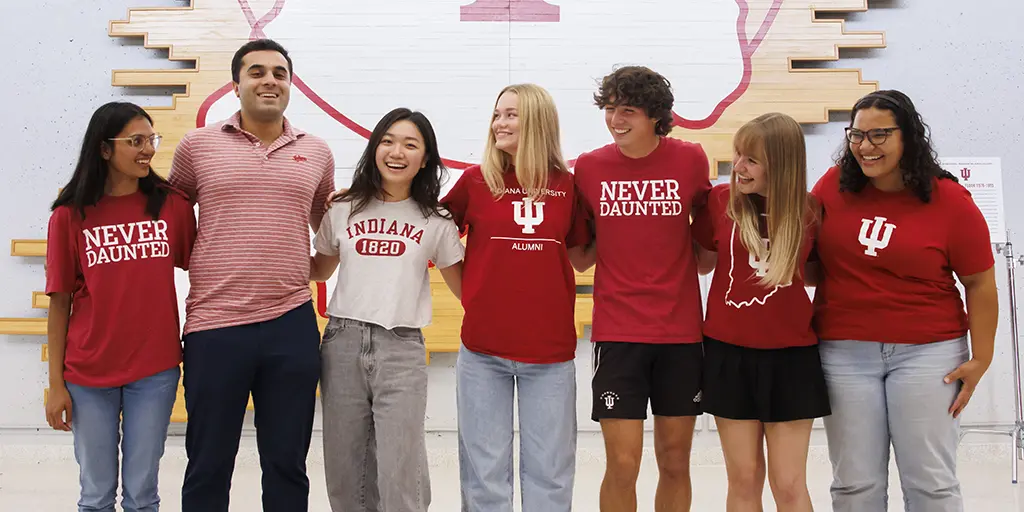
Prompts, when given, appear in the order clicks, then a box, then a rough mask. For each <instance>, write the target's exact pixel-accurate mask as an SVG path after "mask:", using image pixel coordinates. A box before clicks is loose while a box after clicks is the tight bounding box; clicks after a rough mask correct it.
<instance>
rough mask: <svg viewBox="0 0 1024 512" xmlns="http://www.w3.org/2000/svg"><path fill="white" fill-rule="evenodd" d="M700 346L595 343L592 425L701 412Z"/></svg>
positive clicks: (701, 351)
mask: <svg viewBox="0 0 1024 512" xmlns="http://www.w3.org/2000/svg"><path fill="white" fill-rule="evenodd" d="M703 358H704V351H703V348H702V347H701V344H700V343H679V344H675V343H673V344H655V343H618V342H607V341H599V342H595V343H594V361H593V362H594V376H593V379H592V381H591V387H592V388H593V392H594V406H593V412H592V414H591V417H592V419H593V420H594V421H600V420H601V419H604V418H616V419H634V420H644V419H647V404H648V402H650V404H651V412H653V413H654V415H655V416H699V415H700V414H701V390H700V386H701V369H702V367H703Z"/></svg>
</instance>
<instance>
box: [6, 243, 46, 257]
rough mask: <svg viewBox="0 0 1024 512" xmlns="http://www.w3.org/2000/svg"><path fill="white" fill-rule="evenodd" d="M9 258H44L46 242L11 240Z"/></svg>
mask: <svg viewBox="0 0 1024 512" xmlns="http://www.w3.org/2000/svg"><path fill="white" fill-rule="evenodd" d="M11 256H27V257H40V256H41V257H46V240H11Z"/></svg>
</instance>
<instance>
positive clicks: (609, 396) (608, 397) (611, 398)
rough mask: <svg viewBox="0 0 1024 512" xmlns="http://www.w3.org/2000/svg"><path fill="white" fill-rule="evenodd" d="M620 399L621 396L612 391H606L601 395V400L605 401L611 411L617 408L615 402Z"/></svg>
mask: <svg viewBox="0 0 1024 512" xmlns="http://www.w3.org/2000/svg"><path fill="white" fill-rule="evenodd" d="M618 399H619V395H616V394H615V393H613V392H611V391H605V392H604V393H602V394H601V400H602V401H604V406H605V407H607V408H608V410H609V411H610V410H612V408H613V407H615V401H616V400H618Z"/></svg>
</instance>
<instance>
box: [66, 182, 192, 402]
mask: <svg viewBox="0 0 1024 512" xmlns="http://www.w3.org/2000/svg"><path fill="white" fill-rule="evenodd" d="M147 199H148V198H147V196H146V195H144V194H143V193H141V192H136V193H134V194H131V195H127V196H119V197H112V196H104V197H103V198H102V199H100V201H99V202H98V203H97V204H96V205H94V206H90V207H86V209H85V219H84V220H83V219H82V217H81V216H80V215H79V213H78V211H77V210H75V209H74V208H72V207H68V206H61V207H59V208H57V209H56V210H54V212H53V214H52V215H51V216H50V224H49V231H48V234H47V240H46V293H47V294H52V293H71V294H73V299H72V304H71V318H70V319H69V321H68V334H67V345H66V350H65V356H64V380H66V381H67V382H70V383H72V384H78V385H80V386H90V387H117V386H123V385H125V384H128V383H130V382H134V381H137V380H139V379H141V378H144V377H149V376H151V375H154V374H156V373H159V372H162V371H164V370H168V369H170V368H173V367H174V366H176V365H177V364H178V363H180V362H181V341H180V337H179V325H180V324H179V319H178V297H177V293H176V291H175V286H174V267H180V268H183V269H186V270H187V269H188V261H189V257H190V254H191V250H192V244H193V242H194V241H195V237H196V219H195V214H194V212H193V210H192V206H190V205H189V203H188V201H187V200H186V199H185V197H184V196H183V195H179V194H178V193H177V192H176V191H172V192H169V193H168V195H167V200H166V201H165V202H164V205H163V208H162V209H161V210H160V218H159V220H156V221H154V220H153V217H152V216H150V215H149V214H148V213H146V201H147Z"/></svg>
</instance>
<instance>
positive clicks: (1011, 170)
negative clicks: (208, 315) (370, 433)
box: [0, 0, 1024, 442]
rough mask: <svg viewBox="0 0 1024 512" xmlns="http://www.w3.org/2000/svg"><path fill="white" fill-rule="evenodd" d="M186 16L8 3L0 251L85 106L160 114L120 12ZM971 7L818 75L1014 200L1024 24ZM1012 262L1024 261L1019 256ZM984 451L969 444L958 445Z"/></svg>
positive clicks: (28, 392) (445, 361)
mask: <svg viewBox="0 0 1024 512" xmlns="http://www.w3.org/2000/svg"><path fill="white" fill-rule="evenodd" d="M445 1H448V0H445ZM187 3H188V2H187V1H183V0H109V1H104V2H89V3H88V4H89V5H88V7H86V6H85V4H83V3H82V2H75V1H73V0H39V1H35V2H21V3H18V4H16V6H12V7H11V8H10V9H12V10H13V12H8V13H7V14H6V15H5V16H4V17H3V18H2V19H0V37H2V38H3V40H4V41H5V42H7V43H8V45H9V48H10V51H9V52H8V63H9V66H8V72H7V73H6V74H5V80H4V81H3V86H2V87H3V89H2V90H3V92H4V93H5V94H4V101H0V120H2V121H0V123H2V124H0V126H2V127H3V128H2V129H3V130H4V132H5V133H3V137H2V140H3V142H2V143H0V144H2V145H3V154H4V158H3V159H0V179H2V183H3V186H2V187H0V219H4V220H5V221H4V222H2V223H0V243H3V244H6V243H7V241H8V240H11V239H18V238H45V235H46V222H47V218H48V215H49V212H48V203H49V201H52V199H53V198H54V197H55V194H56V191H57V188H58V187H59V186H61V185H62V184H63V183H64V182H65V180H66V179H67V177H68V176H69V175H70V172H71V170H72V167H73V165H74V160H75V157H76V155H75V153H76V151H77V145H78V144H79V142H80V140H81V137H82V133H83V130H84V128H85V125H86V123H87V121H88V117H89V115H90V114H91V112H92V111H93V109H94V108H95V107H96V106H98V105H99V104H101V103H102V102H105V101H109V100H111V99H113V98H117V97H123V96H129V97H130V99H131V100H133V101H135V102H137V103H139V104H142V105H147V106H153V105H167V104H169V97H168V96H166V95H161V91H152V90H144V91H126V90H124V89H123V88H114V87H112V86H111V85H110V70H111V69H115V68H116V69H127V68H151V67H174V66H175V64H173V63H169V62H167V61H166V59H165V57H166V53H165V52H159V51H153V50H147V49H145V48H143V47H142V46H141V42H140V41H138V40H116V39H112V38H109V37H108V36H107V34H106V27H107V23H108V21H109V20H112V19H122V18H124V16H125V13H126V9H127V8H128V7H139V6H174V5H184V4H187ZM461 3H469V2H461ZM555 3H557V2H555ZM979 5H980V4H979V3H975V4H963V3H962V2H958V1H954V0H929V1H927V2H924V1H917V2H911V1H897V0H890V1H879V2H871V9H870V11H868V12H866V13H862V14H854V15H850V16H849V17H848V20H849V23H848V30H882V31H885V33H886V40H887V44H888V47H887V48H885V49H880V50H857V51H844V52H843V53H842V56H843V57H844V58H843V59H842V60H841V61H839V62H836V63H830V64H828V65H834V66H837V67H858V68H860V69H862V70H863V77H864V79H865V80H877V81H879V82H880V85H881V87H883V88H898V89H902V90H903V91H905V92H907V93H908V94H909V95H910V96H911V97H912V98H913V99H914V100H915V102H916V103H917V105H918V106H919V108H920V110H921V112H922V113H923V115H924V116H925V120H926V121H927V122H928V123H929V124H930V125H931V126H932V128H933V129H934V130H935V133H934V141H935V143H936V146H937V148H938V150H939V151H940V153H941V154H942V155H946V156H998V157H1002V159H1003V168H1004V182H1005V184H1006V186H1007V189H1008V190H1016V189H1017V188H1019V187H1020V186H1021V185H1022V184H1024V176H1021V175H1020V174H1019V173H1016V172H1015V171H1016V170H1017V169H1019V168H1020V166H1021V165H1022V163H1024V150H1022V149H1021V140H1020V138H1021V130H1022V127H1024V115H1022V114H1021V110H1020V105H1022V104H1024V92H1022V90H1021V88H1020V85H1019V84H1020V83H1022V82H1024V61H1022V59H1024V53H1022V52H1021V51H1020V49H1021V48H1022V47H1024V36H1022V35H1021V34H1020V32H1019V30H1016V28H1017V27H1016V26H1015V24H1014V21H1017V20H1021V19H1024V7H1022V5H1021V4H1020V3H1019V2H1017V1H1015V0H999V1H996V2H990V3H987V5H989V6H998V8H997V7H990V8H989V9H988V10H983V9H982V8H981V7H978V6H979ZM72 16H73V17H74V18H73V21H72ZM269 35H273V34H269ZM297 65H300V66H301V65H302V64H297ZM154 94H155V95H154ZM215 111H218V112H219V110H218V109H215ZM845 120H846V117H845V114H841V115H834V116H833V122H831V123H828V124H824V125H816V126H808V127H807V128H806V133H807V142H808V147H809V161H810V167H811V179H812V180H816V179H817V178H818V177H819V176H820V175H821V174H822V173H823V172H824V171H825V169H826V168H827V167H828V166H829V164H830V161H831V157H832V155H833V153H834V152H835V150H836V149H837V148H838V147H839V145H840V143H841V142H842V127H843V126H844V123H845ZM371 125H372V123H371ZM304 127H307V128H311V129H312V127H309V126H308V125H304ZM442 142H443V141H442ZM481 142H482V141H481ZM481 145H482V144H481ZM466 147H467V148H468V147H470V146H466ZM336 156H337V158H338V160H339V162H338V165H339V168H340V169H343V168H347V167H350V166H351V164H352V162H349V160H354V159H355V158H356V156H355V155H354V154H340V155H336ZM346 173H347V171H344V170H339V176H338V182H339V184H344V183H347V182H348V176H347V174H346ZM1006 213H1007V220H1008V222H1007V223H1008V226H1009V228H1010V229H1011V230H1014V231H1015V232H1014V234H1013V238H1012V239H1013V240H1014V241H1018V242H1019V241H1024V239H1022V238H1021V236H1020V234H1019V231H1020V229H1021V227H1020V224H1022V223H1024V205H1021V204H1020V202H1018V201H1013V200H1012V196H1011V195H1009V194H1007V201H1006ZM1018 252H1024V246H1022V248H1021V250H1019V251H1018ZM997 269H998V271H999V272H998V275H999V279H1000V298H1001V302H1002V304H1001V316H1000V322H1001V325H1000V330H999V333H998V340H997V344H998V348H997V352H996V361H995V362H994V363H993V365H992V368H991V370H990V373H989V374H988V375H987V376H986V378H985V380H984V381H983V382H982V384H981V386H980V388H979V390H978V392H977V394H976V395H975V397H974V400H973V401H972V403H971V406H970V407H969V408H968V410H967V412H966V413H965V422H966V423H968V424H984V425H992V424H1007V423H1011V422H1012V421H1013V391H1012V390H1013V387H1012V386H1013V382H1012V379H1011V364H1010V361H1009V357H1008V356H1009V353H1010V352H1009V343H1010V338H1009V330H1008V322H1009V315H1008V309H1007V307H1006V302H1007V299H1006V293H1007V287H1006V283H1005V265H1004V260H1003V259H1002V258H998V259H997ZM0 282H2V283H3V287H2V290H3V293H0V317H39V316H43V314H44V312H43V311H40V310H33V309H32V308H31V302H30V299H31V293H32V291H35V290H41V289H42V286H43V268H42V264H41V261H40V260H39V259H27V258H16V257H13V256H10V255H9V254H8V253H7V251H4V253H3V254H0ZM1018 288H1019V289H1020V287H1018ZM922 321H926V319H922ZM42 343H44V340H43V339H42V338H41V337H28V336H0V433H3V432H5V431H7V432H14V431H20V432H26V431H33V430H35V429H45V428H46V425H45V421H44V419H43V409H42V390H43V388H44V387H46V383H47V375H46V363H43V362H41V361H40V345H41V344H42ZM577 361H578V366H577V368H578V370H577V371H578V382H579V407H578V416H579V422H580V429H581V430H596V425H595V424H594V423H592V422H591V421H590V420H589V412H590V386H589V376H590V346H589V342H587V341H581V342H580V345H579V351H578V357H577ZM454 362H455V356H454V354H436V355H434V356H433V357H432V364H431V368H430V393H429V405H428V410H427V415H428V418H427V425H428V428H429V429H430V430H433V431H452V430H454V428H455V408H454V404H455V401H454ZM702 428H706V427H702ZM988 441H990V439H987V438H968V441H967V442H988Z"/></svg>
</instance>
